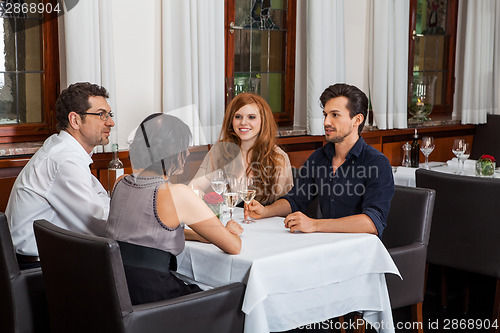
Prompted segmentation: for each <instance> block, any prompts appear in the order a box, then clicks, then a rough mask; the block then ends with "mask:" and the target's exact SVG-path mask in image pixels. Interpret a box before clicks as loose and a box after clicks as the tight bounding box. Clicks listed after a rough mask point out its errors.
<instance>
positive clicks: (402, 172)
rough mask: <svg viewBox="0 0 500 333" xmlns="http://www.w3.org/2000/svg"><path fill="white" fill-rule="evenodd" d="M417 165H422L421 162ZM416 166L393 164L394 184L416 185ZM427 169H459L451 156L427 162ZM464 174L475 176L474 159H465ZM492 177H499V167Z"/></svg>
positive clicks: (441, 170) (450, 171)
mask: <svg viewBox="0 0 500 333" xmlns="http://www.w3.org/2000/svg"><path fill="white" fill-rule="evenodd" d="M419 167H421V168H422V167H424V165H423V164H422V163H421V164H420V166H419ZM417 169H418V168H412V167H404V166H393V167H392V172H393V177H394V184H396V185H402V186H411V187H415V186H416V180H415V171H416V170H417ZM429 169H430V170H432V171H438V172H444V173H449V174H457V173H458V170H459V166H458V160H457V159H456V158H453V159H451V160H448V161H446V162H437V161H433V162H429ZM463 175H464V176H471V177H477V176H476V161H475V160H465V162H464V168H463ZM492 178H500V169H499V168H497V169H496V170H495V173H494V174H493V177H492Z"/></svg>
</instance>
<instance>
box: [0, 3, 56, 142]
mask: <svg viewBox="0 0 500 333" xmlns="http://www.w3.org/2000/svg"><path fill="white" fill-rule="evenodd" d="M43 3H51V4H52V5H53V6H54V7H55V6H56V5H57V0H44V1H43ZM42 32H43V70H44V72H43V75H42V87H43V92H42V105H43V109H42V110H41V112H42V119H43V121H42V122H39V123H24V124H15V125H10V124H9V125H0V143H13V142H29V141H43V140H45V139H46V138H47V137H49V136H50V135H51V134H53V133H55V131H56V129H55V128H56V115H55V105H56V100H57V97H58V95H59V41H58V27H57V12H52V13H46V12H45V13H43V23H42Z"/></svg>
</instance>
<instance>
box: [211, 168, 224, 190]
mask: <svg viewBox="0 0 500 333" xmlns="http://www.w3.org/2000/svg"><path fill="white" fill-rule="evenodd" d="M211 182H212V189H213V190H214V192H215V193H217V194H219V195H222V192H224V189H225V188H226V180H225V178H224V171H222V170H221V169H218V170H215V171H214V172H213V174H212V179H211Z"/></svg>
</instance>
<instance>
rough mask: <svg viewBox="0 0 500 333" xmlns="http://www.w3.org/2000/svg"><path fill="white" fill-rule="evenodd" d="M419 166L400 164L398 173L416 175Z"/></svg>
mask: <svg viewBox="0 0 500 333" xmlns="http://www.w3.org/2000/svg"><path fill="white" fill-rule="evenodd" d="M417 169H418V168H412V167H404V166H398V168H397V170H396V173H397V174H400V175H415V170H417Z"/></svg>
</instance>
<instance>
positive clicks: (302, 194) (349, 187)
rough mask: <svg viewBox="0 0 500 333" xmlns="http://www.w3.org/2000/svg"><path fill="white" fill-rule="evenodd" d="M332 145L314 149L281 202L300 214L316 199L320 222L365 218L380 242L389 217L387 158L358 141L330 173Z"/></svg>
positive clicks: (391, 182) (391, 192) (391, 191)
mask: <svg viewBox="0 0 500 333" xmlns="http://www.w3.org/2000/svg"><path fill="white" fill-rule="evenodd" d="M334 155H335V145H334V144H333V143H327V144H326V145H325V146H323V147H322V148H319V149H317V150H316V151H315V152H314V153H312V154H311V156H310V157H309V158H308V159H307V161H306V162H305V163H304V166H303V167H302V168H301V169H300V172H299V177H298V179H297V182H296V184H295V186H294V187H293V188H292V190H291V191H290V192H288V194H287V195H286V196H284V197H283V199H286V200H288V202H289V203H290V206H291V207H292V212H296V211H304V210H305V209H306V208H307V206H308V205H309V204H310V203H311V201H312V200H314V198H315V197H316V196H318V195H319V202H320V209H321V214H322V217H323V218H340V217H344V216H351V215H356V214H366V215H368V217H370V219H371V220H372V221H373V224H374V225H375V227H376V228H377V231H378V236H379V237H380V238H382V232H383V231H384V228H385V226H386V225H387V224H386V221H387V215H388V214H389V208H390V205H391V200H392V196H393V195H394V179H393V176H392V168H391V165H390V163H389V160H388V159H387V157H385V156H384V155H383V154H382V153H381V152H379V151H378V150H376V149H375V148H373V147H371V146H369V145H367V144H366V143H365V140H363V138H362V137H360V138H359V139H358V141H357V142H356V143H355V144H354V146H353V147H352V148H351V150H350V151H349V153H348V154H347V156H346V159H345V162H344V163H343V164H342V165H341V166H340V167H339V168H338V169H337V170H336V172H335V174H334V173H333V167H332V159H333V156H334Z"/></svg>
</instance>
